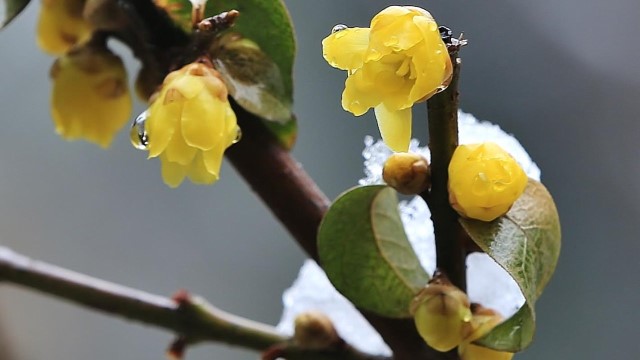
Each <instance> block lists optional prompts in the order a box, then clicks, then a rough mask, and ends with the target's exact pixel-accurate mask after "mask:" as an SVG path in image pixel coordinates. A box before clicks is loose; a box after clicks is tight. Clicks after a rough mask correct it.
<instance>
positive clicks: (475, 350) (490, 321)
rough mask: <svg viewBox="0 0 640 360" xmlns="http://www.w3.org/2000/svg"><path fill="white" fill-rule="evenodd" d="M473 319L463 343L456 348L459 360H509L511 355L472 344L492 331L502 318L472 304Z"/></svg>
mask: <svg viewBox="0 0 640 360" xmlns="http://www.w3.org/2000/svg"><path fill="white" fill-rule="evenodd" d="M471 309H472V312H473V318H472V319H471V330H470V331H469V333H468V334H467V336H466V338H465V339H464V342H463V343H462V344H460V347H458V354H459V355H460V359H461V360H511V358H512V357H513V353H509V352H504V351H497V350H493V349H489V348H486V347H482V346H479V345H474V344H472V342H473V341H476V340H478V339H480V338H481V337H483V336H485V335H487V334H488V333H489V332H490V331H491V330H493V328H494V327H496V325H498V324H500V323H501V322H502V316H500V314H498V313H497V312H496V311H494V310H493V309H489V308H485V307H483V306H481V305H479V304H472V305H471Z"/></svg>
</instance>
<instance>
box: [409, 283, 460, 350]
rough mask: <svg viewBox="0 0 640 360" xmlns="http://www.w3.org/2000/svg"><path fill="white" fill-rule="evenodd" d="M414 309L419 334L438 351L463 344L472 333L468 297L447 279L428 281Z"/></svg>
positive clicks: (413, 305) (412, 309) (416, 300)
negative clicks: (470, 330)
mask: <svg viewBox="0 0 640 360" xmlns="http://www.w3.org/2000/svg"><path fill="white" fill-rule="evenodd" d="M411 311H412V313H413V316H414V321H415V324H416V328H417V330H418V333H419V334H420V336H422V338H423V339H424V341H425V342H426V343H427V345H429V346H431V347H432V348H434V349H436V350H438V351H442V352H445V351H449V350H451V349H453V348H455V347H456V346H458V345H460V343H462V341H463V339H464V338H465V337H466V336H467V334H468V332H469V326H470V323H469V322H470V321H471V310H470V309H469V298H468V297H467V294H465V293H464V292H462V291H461V290H460V289H458V288H457V287H455V286H453V285H452V284H450V283H449V282H448V280H446V281H435V282H434V281H432V282H431V283H429V284H428V285H427V287H425V288H424V289H423V290H422V291H421V292H420V293H419V294H418V296H417V297H416V298H415V299H414V301H413V303H412V306H411Z"/></svg>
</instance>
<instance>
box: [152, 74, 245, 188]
mask: <svg viewBox="0 0 640 360" xmlns="http://www.w3.org/2000/svg"><path fill="white" fill-rule="evenodd" d="M227 95H228V93H227V87H226V86H225V84H224V82H223V81H222V78H221V75H220V73H218V72H217V71H216V70H214V69H213V67H212V66H211V64H210V63H204V62H196V63H193V64H189V65H186V66H184V67H183V68H181V69H179V70H176V71H174V72H172V73H170V74H169V75H167V77H166V78H165V80H164V82H163V84H162V87H161V89H160V90H159V91H158V92H157V93H156V94H155V95H154V96H153V97H152V103H151V106H150V107H149V110H148V111H149V113H148V117H147V118H146V121H145V125H144V132H145V133H144V134H142V136H143V137H144V138H145V140H146V142H147V144H146V145H147V146H146V149H148V150H149V158H152V157H160V162H161V164H162V178H163V180H164V182H165V183H166V184H167V185H169V186H170V187H177V186H178V185H180V183H181V182H182V180H183V179H184V178H185V177H188V178H189V179H190V180H191V182H193V183H196V184H212V183H214V182H216V181H217V180H218V174H219V173H220V166H221V165H222V157H223V155H224V151H225V150H226V149H227V148H228V147H229V146H231V145H232V144H234V143H236V142H237V141H238V140H239V136H240V128H239V127H238V125H237V121H236V115H235V113H234V112H233V110H232V109H231V105H230V104H229V100H228V98H227Z"/></svg>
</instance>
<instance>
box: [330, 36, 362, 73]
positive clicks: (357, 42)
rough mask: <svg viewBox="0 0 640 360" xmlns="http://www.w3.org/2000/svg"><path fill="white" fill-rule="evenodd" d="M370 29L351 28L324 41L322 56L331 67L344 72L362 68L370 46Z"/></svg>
mask: <svg viewBox="0 0 640 360" xmlns="http://www.w3.org/2000/svg"><path fill="white" fill-rule="evenodd" d="M369 32H370V31H369V28H349V29H345V30H342V31H338V32H335V33H333V34H331V35H329V36H327V37H326V38H325V39H324V40H322V56H324V58H325V60H327V62H328V63H329V65H331V66H333V67H336V68H338V69H342V70H353V69H357V68H359V67H360V66H362V63H363V61H364V55H365V52H366V51H367V46H369Z"/></svg>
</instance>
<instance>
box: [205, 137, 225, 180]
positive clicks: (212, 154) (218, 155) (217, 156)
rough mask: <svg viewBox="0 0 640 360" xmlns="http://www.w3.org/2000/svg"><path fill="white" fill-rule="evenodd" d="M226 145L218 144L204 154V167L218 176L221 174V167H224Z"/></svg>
mask: <svg viewBox="0 0 640 360" xmlns="http://www.w3.org/2000/svg"><path fill="white" fill-rule="evenodd" d="M224 150H225V148H224V145H223V144H222V143H220V144H216V146H214V147H213V149H211V150H208V151H205V152H204V153H203V160H204V165H205V167H206V169H207V171H208V172H209V173H210V174H212V175H216V176H218V175H219V174H220V166H222V157H223V156H224Z"/></svg>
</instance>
